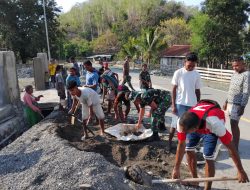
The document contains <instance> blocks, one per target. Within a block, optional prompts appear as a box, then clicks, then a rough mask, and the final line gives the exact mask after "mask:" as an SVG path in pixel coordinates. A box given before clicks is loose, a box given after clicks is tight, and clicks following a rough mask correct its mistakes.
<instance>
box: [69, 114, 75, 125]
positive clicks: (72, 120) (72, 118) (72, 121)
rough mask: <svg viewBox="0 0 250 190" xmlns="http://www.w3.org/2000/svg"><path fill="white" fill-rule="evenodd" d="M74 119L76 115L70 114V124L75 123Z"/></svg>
mask: <svg viewBox="0 0 250 190" xmlns="http://www.w3.org/2000/svg"><path fill="white" fill-rule="evenodd" d="M75 120H76V117H75V116H71V121H70V123H71V125H75Z"/></svg>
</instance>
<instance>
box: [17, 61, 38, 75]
mask: <svg viewBox="0 0 250 190" xmlns="http://www.w3.org/2000/svg"><path fill="white" fill-rule="evenodd" d="M17 76H18V78H32V77H34V72H33V67H32V65H23V64H22V65H17Z"/></svg>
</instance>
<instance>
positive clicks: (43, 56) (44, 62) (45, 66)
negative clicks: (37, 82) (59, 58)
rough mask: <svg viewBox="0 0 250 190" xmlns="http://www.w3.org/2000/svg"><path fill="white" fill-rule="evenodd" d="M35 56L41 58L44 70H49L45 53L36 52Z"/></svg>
mask: <svg viewBox="0 0 250 190" xmlns="http://www.w3.org/2000/svg"><path fill="white" fill-rule="evenodd" d="M37 57H38V58H41V60H42V63H43V66H44V71H49V62H48V57H47V53H37Z"/></svg>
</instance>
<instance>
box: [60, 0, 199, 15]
mask: <svg viewBox="0 0 250 190" xmlns="http://www.w3.org/2000/svg"><path fill="white" fill-rule="evenodd" d="M84 1H86V0H56V2H57V4H58V6H61V7H62V8H63V9H62V11H63V12H67V11H69V10H70V9H71V8H72V7H73V6H74V5H75V4H76V3H81V2H84ZM103 1H105V0H103ZM176 1H180V2H184V3H185V4H186V5H196V6H197V5H200V3H201V2H202V1H203V0H176Z"/></svg>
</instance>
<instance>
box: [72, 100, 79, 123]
mask: <svg viewBox="0 0 250 190" xmlns="http://www.w3.org/2000/svg"><path fill="white" fill-rule="evenodd" d="M79 104H80V101H78V102H77V104H76V108H75V110H74V112H73V114H72V115H71V118H70V124H71V125H75V121H76V116H75V113H76V110H77V109H78V106H79Z"/></svg>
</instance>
